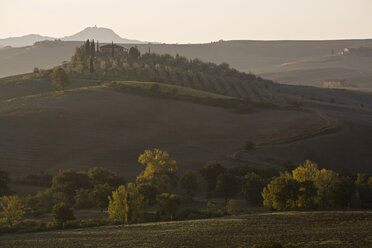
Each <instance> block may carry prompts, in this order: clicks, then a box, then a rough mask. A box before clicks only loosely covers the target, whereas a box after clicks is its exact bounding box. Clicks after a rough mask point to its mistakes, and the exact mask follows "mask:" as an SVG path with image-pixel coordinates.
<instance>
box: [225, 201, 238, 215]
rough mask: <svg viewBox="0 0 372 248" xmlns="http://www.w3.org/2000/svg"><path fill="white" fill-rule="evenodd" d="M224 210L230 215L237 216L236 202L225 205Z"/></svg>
mask: <svg viewBox="0 0 372 248" xmlns="http://www.w3.org/2000/svg"><path fill="white" fill-rule="evenodd" d="M226 210H227V213H228V214H230V215H237V214H238V213H239V209H238V207H237V205H236V200H230V201H229V202H228V203H227V206H226Z"/></svg>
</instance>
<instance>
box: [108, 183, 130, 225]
mask: <svg viewBox="0 0 372 248" xmlns="http://www.w3.org/2000/svg"><path fill="white" fill-rule="evenodd" d="M126 195H127V192H126V188H125V186H124V185H120V186H119V187H118V188H117V189H116V190H115V191H113V192H112V197H110V196H109V206H108V213H109V216H110V219H111V220H113V221H114V222H117V223H121V224H123V225H124V224H125V223H126V222H127V219H128V218H127V216H128V215H127V211H128V210H127V207H128V205H127V199H126Z"/></svg>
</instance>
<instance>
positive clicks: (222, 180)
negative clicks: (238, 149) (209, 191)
mask: <svg viewBox="0 0 372 248" xmlns="http://www.w3.org/2000/svg"><path fill="white" fill-rule="evenodd" d="M239 187H240V181H239V179H238V178H237V177H236V176H234V175H232V174H231V173H222V174H220V175H219V176H218V177H217V183H216V195H217V196H221V197H223V198H225V202H227V200H228V198H230V197H232V196H234V195H236V194H237V193H238V192H239Z"/></svg>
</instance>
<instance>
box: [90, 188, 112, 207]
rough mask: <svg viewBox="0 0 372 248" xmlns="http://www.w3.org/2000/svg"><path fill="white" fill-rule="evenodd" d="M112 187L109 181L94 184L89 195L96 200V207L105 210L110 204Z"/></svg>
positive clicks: (93, 200)
mask: <svg viewBox="0 0 372 248" xmlns="http://www.w3.org/2000/svg"><path fill="white" fill-rule="evenodd" d="M111 192H112V187H111V186H110V185H108V184H107V183H104V184H98V185H94V188H93V190H92V192H90V194H89V197H90V199H91V200H92V202H94V204H95V205H96V207H98V208H99V209H101V211H103V210H104V209H105V208H107V206H108V204H109V200H108V199H109V196H110V195H111Z"/></svg>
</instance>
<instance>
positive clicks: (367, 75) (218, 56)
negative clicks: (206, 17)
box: [0, 28, 372, 88]
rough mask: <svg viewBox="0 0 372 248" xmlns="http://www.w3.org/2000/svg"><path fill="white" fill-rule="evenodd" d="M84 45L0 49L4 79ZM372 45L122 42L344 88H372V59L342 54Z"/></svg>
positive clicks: (338, 42) (59, 58) (60, 58)
mask: <svg viewBox="0 0 372 248" xmlns="http://www.w3.org/2000/svg"><path fill="white" fill-rule="evenodd" d="M91 29H92V28H90V29H89V30H91ZM84 38H86V37H84ZM68 39H70V38H68ZM111 40H115V39H114V38H111ZM100 41H101V40H100ZM119 42H124V41H119ZM80 44H81V43H80V42H71V41H63V42H60V41H55V42H39V43H37V44H35V45H33V46H28V47H22V48H0V77H5V76H10V75H16V74H21V73H27V72H31V71H32V70H33V68H34V67H41V68H51V67H53V66H56V65H59V64H61V63H62V62H63V61H65V60H69V59H70V57H71V56H72V55H73V53H74V52H75V48H76V47H77V46H79V45H80ZM371 44H372V40H335V41H221V42H212V43H208V44H183V45H178V44H123V46H124V47H127V48H129V47H131V46H134V45H137V47H138V48H139V49H140V50H141V52H142V53H145V52H147V51H148V50H149V49H150V50H151V52H155V53H159V54H166V53H168V54H171V55H176V54H180V55H183V56H186V57H187V58H189V59H193V58H198V59H201V60H203V61H207V62H208V61H210V62H214V63H222V62H228V63H229V64H230V65H231V66H232V67H233V68H236V69H238V70H240V71H243V72H253V73H255V74H260V75H262V76H264V77H265V78H268V79H272V80H274V81H278V82H279V83H288V84H295V85H313V86H322V83H323V81H329V80H334V81H340V82H343V84H344V85H345V86H353V87H358V88H371V87H372V86H371V83H370V82H371V76H372V75H371V72H370V69H369V68H371V66H372V58H371V57H363V56H356V55H350V56H345V55H341V54H339V53H341V52H343V50H344V49H345V48H351V47H361V46H370V45H371ZM52 48H53V49H52ZM332 51H333V52H334V54H332Z"/></svg>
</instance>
